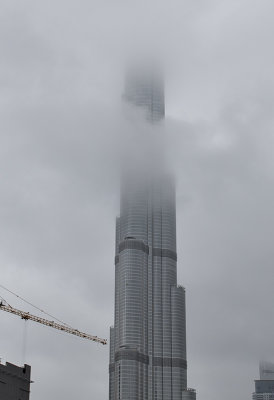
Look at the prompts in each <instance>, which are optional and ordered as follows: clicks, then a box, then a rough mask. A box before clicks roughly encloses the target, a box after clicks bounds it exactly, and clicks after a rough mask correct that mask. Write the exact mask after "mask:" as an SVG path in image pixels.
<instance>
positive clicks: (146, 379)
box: [109, 71, 196, 400]
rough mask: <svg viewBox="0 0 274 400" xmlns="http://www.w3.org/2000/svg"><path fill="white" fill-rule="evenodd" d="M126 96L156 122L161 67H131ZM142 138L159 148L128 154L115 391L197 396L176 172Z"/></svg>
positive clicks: (127, 399) (114, 339)
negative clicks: (180, 274)
mask: <svg viewBox="0 0 274 400" xmlns="http://www.w3.org/2000/svg"><path fill="white" fill-rule="evenodd" d="M124 99H125V101H126V102H127V103H128V104H131V105H132V106H134V107H139V108H141V109H142V110H144V112H145V116H146V120H147V124H153V125H154V128H155V124H156V128H155V129H157V127H158V125H159V124H160V123H161V120H163V119H164V114H165V104H164V87H163V80H162V79H161V76H160V75H159V74H157V73H155V72H153V73H149V72H147V71H146V72H139V71H137V72H136V71H131V72H130V73H129V74H128V76H127V79H126V85H125V94H124ZM149 126H150V125H149ZM143 146H144V148H146V147H147V146H150V147H151V149H148V151H147V152H146V157H149V155H150V154H151V155H152V154H153V158H154V161H153V162H152V163H146V162H144V160H143V159H142V161H140V162H139V163H138V161H137V162H136V157H135V158H134V160H135V161H134V162H132V163H130V161H129V160H130V157H129V158H128V161H127V162H126V165H125V166H124V169H123V173H122V179H121V200H120V216H119V217H118V218H117V221H116V253H115V318H114V326H113V327H112V328H110V364H109V399H110V400H182V399H195V397H196V393H195V391H194V390H192V389H187V361H186V320H185V289H184V288H183V287H182V286H178V285H177V253H176V202H175V184H174V179H173V176H172V175H171V174H170V173H168V171H167V170H166V168H165V167H164V166H163V165H162V162H161V159H160V160H159V158H157V155H155V152H153V147H154V144H153V141H152V142H151V141H149V140H146V138H145V137H144V143H143ZM150 150H151V153H150ZM131 151H132V149H130V150H129V152H131ZM133 151H134V150H133ZM135 151H136V152H137V153H138V151H140V152H142V149H140V148H138V149H135ZM159 154H160V153H159ZM140 158H141V157H140ZM137 159H138V157H137ZM148 166H149V167H148Z"/></svg>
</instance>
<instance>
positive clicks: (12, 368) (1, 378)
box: [0, 362, 31, 400]
mask: <svg viewBox="0 0 274 400" xmlns="http://www.w3.org/2000/svg"><path fill="white" fill-rule="evenodd" d="M30 373H31V367H30V366H29V365H26V364H25V365H24V367H18V366H16V365H13V364H10V363H8V362H7V363H6V364H1V363H0V399H1V400H29V399H30V384H31V380H30Z"/></svg>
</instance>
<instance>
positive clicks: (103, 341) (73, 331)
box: [0, 301, 107, 345]
mask: <svg viewBox="0 0 274 400" xmlns="http://www.w3.org/2000/svg"><path fill="white" fill-rule="evenodd" d="M0 310H2V311H6V312H8V313H11V314H15V315H18V316H19V317H21V318H22V319H24V320H31V321H34V322H38V323H39V324H42V325H46V326H49V327H51V328H54V329H58V330H59V331H63V332H67V333H70V334H71V335H75V336H79V337H81V338H83V339H88V340H91V341H93V342H97V343H100V344H103V345H105V344H107V341H106V339H101V338H99V337H97V336H92V335H89V334H88V333H83V332H80V331H78V329H74V328H71V327H69V326H66V325H62V324H58V323H57V322H54V321H49V320H47V319H44V318H40V317H37V316H36V315H33V314H30V313H28V312H25V311H22V310H18V309H16V308H13V307H11V306H10V305H8V304H4V303H3V302H2V301H1V302H0Z"/></svg>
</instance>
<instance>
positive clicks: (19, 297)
mask: <svg viewBox="0 0 274 400" xmlns="http://www.w3.org/2000/svg"><path fill="white" fill-rule="evenodd" d="M0 287H1V288H2V289H4V290H6V291H7V292H9V293H11V294H13V295H14V296H16V297H17V298H18V299H20V300H22V301H24V302H25V303H27V304H29V305H30V306H32V307H34V308H36V309H37V310H39V311H40V312H42V313H43V314H45V315H47V316H49V317H51V318H53V319H55V320H56V321H58V322H60V323H61V324H63V325H66V326H67V327H69V328H71V329H73V328H72V326H70V325H69V324H66V323H65V322H64V321H62V320H60V319H58V318H56V317H54V315H51V314H49V313H47V312H46V311H44V310H42V309H41V308H39V307H37V306H35V305H34V304H32V303H30V302H29V301H27V300H26V299H24V298H23V297H21V296H19V295H18V294H16V293H14V292H12V291H11V290H9V289H7V288H6V287H5V286H3V285H1V284H0ZM0 297H1V299H3V300H4V301H5V302H6V303H7V304H8V305H9V306H10V307H11V305H10V304H9V303H8V302H7V301H6V300H5V299H4V298H3V297H2V296H0Z"/></svg>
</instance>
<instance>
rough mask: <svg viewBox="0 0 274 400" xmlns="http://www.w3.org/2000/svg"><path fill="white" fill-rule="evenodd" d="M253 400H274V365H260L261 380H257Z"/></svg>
mask: <svg viewBox="0 0 274 400" xmlns="http://www.w3.org/2000/svg"><path fill="white" fill-rule="evenodd" d="M252 399H253V400H274V364H273V363H268V362H261V363H260V379H259V380H255V392H254V393H253V394H252Z"/></svg>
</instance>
